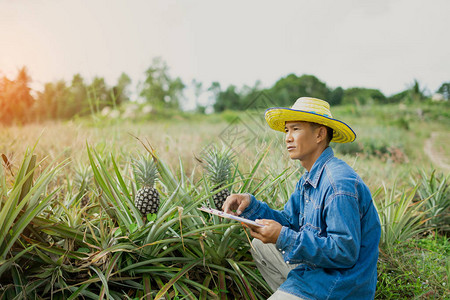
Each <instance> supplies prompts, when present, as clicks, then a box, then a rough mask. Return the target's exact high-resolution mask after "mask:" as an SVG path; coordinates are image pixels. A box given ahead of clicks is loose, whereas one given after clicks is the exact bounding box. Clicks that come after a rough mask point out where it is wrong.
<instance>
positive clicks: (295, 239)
mask: <svg viewBox="0 0 450 300" xmlns="http://www.w3.org/2000/svg"><path fill="white" fill-rule="evenodd" d="M331 197H332V198H331V199H329V201H327V205H326V206H325V208H324V211H323V218H324V221H325V223H326V224H327V227H326V231H325V232H320V230H319V229H318V228H315V227H312V226H310V225H308V224H305V225H304V226H302V228H301V229H300V230H299V231H295V230H292V229H290V228H288V227H283V228H282V230H281V232H280V235H279V236H278V240H277V243H276V247H277V249H278V250H280V251H281V253H282V255H283V258H284V260H285V261H286V262H287V263H291V264H300V263H305V264H308V265H310V266H312V267H321V268H350V267H352V266H353V265H354V264H355V263H356V261H357V260H358V256H359V246H360V243H361V225H360V214H359V206H358V199H357V198H356V197H352V196H349V195H346V194H338V195H333V196H331Z"/></svg>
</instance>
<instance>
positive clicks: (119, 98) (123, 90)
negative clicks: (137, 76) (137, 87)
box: [111, 73, 131, 105]
mask: <svg viewBox="0 0 450 300" xmlns="http://www.w3.org/2000/svg"><path fill="white" fill-rule="evenodd" d="M130 84H131V79H130V77H129V76H128V75H127V74H126V73H122V74H120V77H119V79H118V80H117V84H116V85H115V86H113V88H112V94H111V97H112V99H111V100H112V101H113V102H114V103H115V105H121V104H122V103H124V102H126V101H129V100H130V98H129V93H128V90H127V88H128V86H129V85H130Z"/></svg>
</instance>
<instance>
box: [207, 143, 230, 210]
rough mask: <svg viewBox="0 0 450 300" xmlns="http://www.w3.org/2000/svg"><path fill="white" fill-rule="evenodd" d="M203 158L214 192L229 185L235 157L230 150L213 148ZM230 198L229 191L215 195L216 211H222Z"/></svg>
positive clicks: (224, 190)
mask: <svg viewBox="0 0 450 300" xmlns="http://www.w3.org/2000/svg"><path fill="white" fill-rule="evenodd" d="M201 158H202V159H201V160H200V162H202V163H203V166H204V168H205V170H206V176H207V178H208V179H209V181H210V183H211V184H212V185H213V189H212V190H213V191H216V190H219V189H222V188H223V186H224V185H226V184H227V183H229V181H230V178H231V167H232V165H233V161H234V156H233V155H232V154H231V151H230V149H224V150H222V151H219V150H217V149H216V148H215V147H213V148H211V149H209V150H208V151H206V152H204V154H203V155H202V157H201ZM228 196H230V191H229V190H228V189H223V190H221V191H219V192H217V193H214V194H213V200H214V205H215V206H216V209H219V210H220V209H222V206H223V203H224V202H225V200H226V199H227V197H228Z"/></svg>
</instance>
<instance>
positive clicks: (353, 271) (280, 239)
mask: <svg viewBox="0 0 450 300" xmlns="http://www.w3.org/2000/svg"><path fill="white" fill-rule="evenodd" d="M265 118H266V121H267V123H268V124H269V126H270V127H271V128H272V129H275V130H278V131H282V132H285V134H286V146H287V151H288V152H289V156H290V158H291V159H298V160H300V163H301V164H302V166H303V167H304V168H305V169H306V172H305V173H304V174H303V176H302V177H301V179H300V181H299V182H298V183H297V186H296V188H295V191H294V192H293V194H292V195H291V197H290V199H289V201H288V202H287V203H286V204H285V206H284V209H283V210H282V211H275V210H273V209H271V208H269V206H268V205H267V204H266V203H263V202H261V201H258V200H256V199H255V197H254V196H252V195H249V194H233V195H231V196H229V197H228V198H227V200H226V201H225V203H224V205H223V210H224V211H225V212H227V213H232V214H236V215H240V216H243V217H246V218H249V219H252V220H256V221H257V222H258V223H260V224H263V225H265V226H264V227H257V226H251V227H249V228H250V233H251V235H252V236H253V237H254V238H255V239H254V240H253V242H252V247H253V250H252V255H253V258H254V260H255V263H256V265H257V267H258V269H259V270H260V272H261V274H262V275H263V277H264V279H265V280H266V281H267V283H268V284H269V286H270V287H271V288H272V289H273V290H274V291H275V293H274V294H273V295H272V296H271V297H270V298H269V299H283V300H288V299H340V300H341V299H373V298H374V295H375V288H376V283H377V260H378V242H379V239H380V233H381V229H380V221H379V218H378V214H377V211H376V209H375V207H374V205H373V203H372V197H371V194H370V191H369V189H368V188H367V186H366V185H365V184H364V182H363V181H362V179H361V178H360V177H359V176H358V175H357V174H356V172H355V171H354V170H353V169H352V168H351V167H350V166H348V165H347V164H346V163H345V162H343V161H342V160H340V159H337V158H336V157H334V154H333V150H332V149H331V148H330V147H329V143H330V141H334V142H338V143H347V142H352V141H353V140H355V138H356V135H355V133H354V132H353V130H352V129H351V128H350V127H349V126H348V125H347V124H345V123H344V122H342V121H339V120H337V119H333V117H332V115H331V112H330V106H329V104H328V103H327V102H326V101H323V100H319V99H315V98H306V97H303V98H300V99H298V100H297V101H296V102H295V104H294V105H293V106H292V108H290V109H289V108H270V109H268V110H267V111H266V114H265Z"/></svg>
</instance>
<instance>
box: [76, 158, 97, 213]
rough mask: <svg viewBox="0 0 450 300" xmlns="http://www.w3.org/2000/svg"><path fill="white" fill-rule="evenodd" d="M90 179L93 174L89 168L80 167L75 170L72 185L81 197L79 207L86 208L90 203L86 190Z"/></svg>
mask: <svg viewBox="0 0 450 300" xmlns="http://www.w3.org/2000/svg"><path fill="white" fill-rule="evenodd" d="M92 179H93V174H92V171H91V169H90V167H85V166H81V165H80V166H78V167H77V169H76V170H75V178H74V185H75V186H76V187H77V189H78V194H79V195H81V207H85V206H87V205H88V204H89V202H90V199H89V195H88V190H89V187H90V183H91V182H92Z"/></svg>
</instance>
